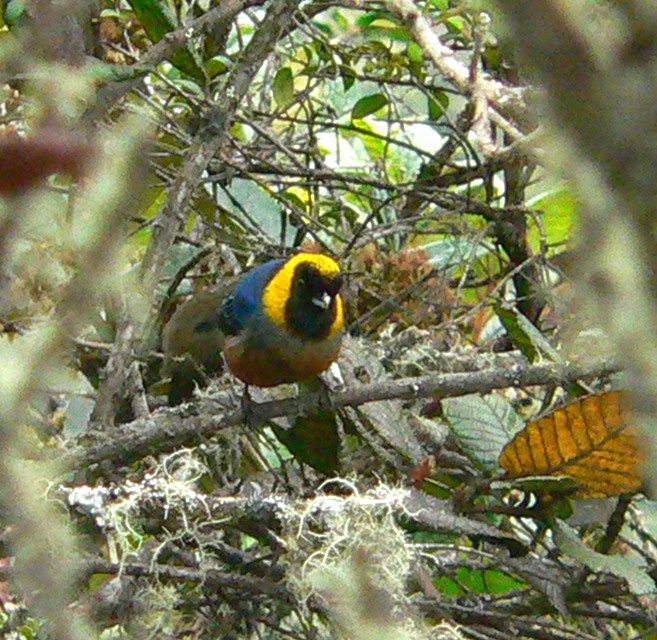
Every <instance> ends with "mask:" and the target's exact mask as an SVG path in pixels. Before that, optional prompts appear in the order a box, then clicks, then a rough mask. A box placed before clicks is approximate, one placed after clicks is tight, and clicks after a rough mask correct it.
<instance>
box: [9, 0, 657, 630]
mask: <svg viewBox="0 0 657 640" xmlns="http://www.w3.org/2000/svg"><path fill="white" fill-rule="evenodd" d="M502 4H503V3H502ZM605 6H606V5H602V7H600V6H597V9H596V10H598V11H600V12H601V13H602V14H604V16H605V17H604V19H603V24H605V25H606V28H608V29H609V32H610V33H612V32H613V15H614V14H613V12H611V13H609V15H608V16H607V14H606V13H605ZM2 8H3V11H2V15H3V20H4V26H3V31H2V32H1V33H2V39H1V40H0V47H1V52H2V60H3V67H2V68H3V82H4V84H3V85H2V105H3V110H2V113H3V116H2V118H3V119H2V123H1V124H0V127H1V129H2V131H1V132H0V133H1V135H2V137H1V139H0V195H1V196H2V200H3V203H2V208H1V209H0V445H2V447H3V451H4V452H5V457H6V460H7V463H6V464H4V465H2V468H0V504H1V505H2V516H1V518H2V520H1V521H0V522H1V525H2V527H3V530H4V535H3V538H6V539H7V541H8V547H7V549H6V550H5V554H4V556H5V557H4V558H3V560H2V561H3V565H5V564H6V565H9V564H10V562H9V558H10V557H13V556H16V558H17V564H16V568H15V569H10V568H7V574H8V579H9V581H8V582H3V583H0V585H1V588H0V602H1V603H2V607H3V612H2V615H1V617H0V625H2V626H1V627H0V628H2V631H3V633H5V634H6V635H7V634H10V633H13V634H14V635H13V636H8V637H26V638H27V637H30V638H51V637H52V638H89V637H92V635H93V634H92V632H91V631H90V630H89V626H86V625H90V624H91V623H93V625H94V626H95V628H96V631H97V633H98V636H99V637H103V638H115V637H124V634H127V635H128V636H129V637H139V638H141V637H144V638H145V637H161V638H181V637H189V638H191V637H208V638H213V637H216V638H235V639H238V638H245V639H247V638H254V639H255V638H263V637H266V638H272V639H274V640H276V639H278V638H281V639H282V638H289V637H294V638H314V639H315V638H339V637H349V638H372V637H381V638H384V637H391V638H392V637H395V638H408V639H409V640H410V639H413V640H415V639H418V640H419V639H424V638H427V639H428V638H442V639H450V640H459V639H461V638H472V639H481V638H491V639H493V638H501V637H510V636H513V637H517V638H541V639H550V638H554V639H557V638H559V639H562V638H566V639H568V638H586V637H599V632H600V630H601V629H603V628H604V633H605V634H606V636H605V637H632V636H633V635H634V636H637V637H638V635H639V634H641V633H646V632H647V633H649V631H648V630H649V628H650V627H651V625H653V624H654V620H653V617H652V612H651V606H650V602H649V598H651V597H652V598H654V590H655V589H654V580H655V576H656V575H657V563H656V553H657V549H656V548H655V539H656V538H657V516H656V514H657V507H655V504H654V503H653V502H651V501H649V500H647V499H641V498H634V497H633V496H632V495H622V496H621V497H620V498H619V499H618V500H617V501H616V502H614V504H611V512H612V513H611V514H609V513H607V517H605V518H603V517H602V516H601V515H599V513H602V512H603V511H604V510H605V509H606V510H607V511H609V506H610V501H608V500H602V499H599V500H597V501H596V502H595V507H594V508H595V510H596V514H595V516H594V517H592V518H588V519H587V518H583V517H582V516H581V508H582V503H581V502H580V501H579V498H582V497H591V496H592V495H595V496H611V495H613V496H616V495H618V494H619V493H623V494H624V493H630V494H634V493H635V492H636V491H638V490H639V489H640V488H641V485H642V483H643V475H642V469H641V468H640V467H638V466H637V464H638V461H639V460H643V459H644V458H646V459H647V457H648V456H647V454H645V452H643V451H641V450H640V448H639V447H638V446H637V442H636V440H635V436H634V426H632V427H627V426H626V424H625V423H626V420H625V417H624V414H622V415H621V411H620V408H619V406H620V400H619V398H620V396H619V395H618V394H617V392H615V391H611V392H610V391H609V388H610V386H611V374H612V373H613V372H615V371H616V370H617V366H616V365H615V364H611V365H610V364H609V363H608V362H607V361H605V362H602V363H601V362H600V360H599V359H595V358H590V357H589V358H575V356H576V355H577V353H576V350H575V349H570V347H569V343H568V341H567V335H568V333H570V334H571V335H573V334H574V335H575V336H576V337H577V334H578V332H579V330H580V325H579V324H578V322H577V321H575V320H574V319H573V318H572V314H573V312H574V309H575V308H576V304H577V302H578V300H577V299H576V296H575V295H574V294H573V288H572V283H571V281H570V279H569V278H568V277H567V275H566V274H565V273H564V265H566V266H567V265H568V263H569V262H570V261H571V260H572V256H571V251H570V249H571V247H572V243H573V240H574V239H575V237H576V235H577V234H578V233H579V231H578V229H579V227H578V223H579V218H580V215H581V214H580V199H579V196H578V195H576V193H575V190H574V188H573V186H572V184H571V183H569V182H566V181H564V180H561V179H555V177H554V176H553V175H551V174H550V167H546V166H545V165H546V163H545V161H544V153H543V149H542V147H541V146H540V144H541V143H540V140H539V141H538V142H537V141H536V136H537V122H536V116H535V112H534V111H532V108H531V105H532V104H533V103H534V102H535V99H536V98H535V95H534V90H533V88H531V87H530V86H529V85H528V83H527V80H526V79H525V78H524V77H523V73H524V70H523V72H522V73H521V71H520V68H519V67H518V65H517V64H516V61H515V60H514V59H513V55H512V53H511V51H512V50H513V48H514V42H513V41H512V38H510V37H509V36H506V38H507V40H504V41H501V40H500V37H501V36H500V35H499V34H500V33H503V32H504V31H503V30H504V25H503V24H502V22H501V21H502V20H503V18H502V15H501V14H500V13H499V12H498V10H497V9H496V8H495V7H493V6H489V3H488V2H474V1H472V2H470V1H466V2H455V1H451V0H450V1H448V0H444V1H443V0H427V1H426V2H424V1H423V2H411V1H410V0H389V1H387V2H384V3H380V2H369V1H367V0H363V1H359V2H355V3H350V4H348V5H347V4H345V3H332V2H328V3H327V2H319V1H314V0H311V1H310V2H306V3H300V2H298V1H293V0H280V1H277V2H269V3H266V2H264V1H262V0H235V1H234V2H219V3H213V2H204V1H200V2H187V1H186V0H181V1H178V2H168V1H166V0H149V1H148V2H146V1H142V0H134V1H126V0H102V1H101V0H97V1H96V0H88V1H86V2H78V3H74V2H60V3H43V2H39V1H36V0H35V1H34V2H25V3H22V2H16V1H12V2H5V3H4V4H3V7H2ZM491 17H492V20H493V22H492V24H491V22H490V21H491ZM605 20H606V22H605ZM538 130H539V131H540V127H539V129H538ZM299 247H303V248H305V249H306V250H317V251H323V252H326V253H329V254H332V255H334V256H336V257H337V258H338V259H339V261H340V263H341V264H342V266H343V268H344V270H345V272H346V273H347V276H348V278H347V283H346V285H345V298H346V299H347V301H348V314H349V328H350V334H351V335H350V336H349V337H348V339H346V340H345V344H344V347H343V352H342V354H341V358H340V366H341V370H342V378H343V384H342V388H339V385H338V390H337V391H335V392H334V393H333V394H332V398H331V402H330V403H329V404H328V405H327V404H323V405H322V407H321V411H319V412H318V411H317V403H318V402H320V401H322V402H323V401H325V398H324V397H323V396H322V394H321V393H320V394H319V395H308V392H305V393H302V395H301V397H300V399H299V400H297V399H296V398H295V394H296V391H295V390H294V389H290V388H287V387H284V388H276V389H273V390H267V391H264V390H257V389H253V390H252V396H253V398H254V399H255V400H256V402H258V403H259V404H258V405H257V406H256V407H255V409H253V410H252V414H251V415H249V416H247V415H245V414H244V412H243V411H241V410H240V409H239V407H240V402H239V400H238V398H239V396H240V394H241V392H242V390H241V388H240V387H239V385H237V384H236V381H235V379H234V378H233V377H232V376H231V375H230V374H229V373H223V374H220V375H218V376H217V377H216V378H214V379H213V380H207V381H206V382H208V385H207V386H205V388H202V389H197V391H196V393H195V395H194V397H193V399H192V400H191V402H189V403H186V404H183V405H180V406H178V407H169V406H166V404H167V401H166V398H165V395H166V390H167V384H168V380H167V379H166V375H165V374H166V372H165V371H163V370H162V366H161V365H162V356H161V354H160V353H159V350H160V347H161V344H160V338H161V334H162V329H163V327H164V325H165V324H166V322H167V321H168V319H169V318H170V317H171V315H172V314H173V312H174V310H175V308H176V307H177V305H178V304H179V303H180V301H181V300H182V299H183V298H184V297H185V296H187V295H189V294H193V293H196V292H198V291H201V290H205V289H207V288H210V287H214V286H216V285H221V284H222V283H225V282H226V281H227V280H228V279H230V278H232V277H233V276H235V275H238V274H240V273H242V272H243V271H244V270H246V269H248V268H249V267H250V266H252V265H253V264H257V263H260V262H263V261H265V260H266V259H269V258H271V257H278V256H281V255H287V254H288V253H289V252H291V251H293V250H295V249H297V248H299ZM580 322H581V321H580ZM585 322H586V321H585ZM590 324H595V323H592V322H591V321H590V320H589V321H588V324H587V326H586V329H587V330H588V329H590V328H591V327H590V326H588V325H590ZM602 342H603V343H604V342H605V341H604V340H603V341H602ZM574 344H577V340H575V341H574ZM603 346H604V344H603ZM590 350H591V349H587V351H590ZM586 355H587V356H595V355H598V354H596V353H587V354H586ZM571 360H574V361H575V362H574V364H573V362H571ZM312 393H316V392H315V391H313V392H312ZM322 393H323V392H322ZM584 394H588V398H587V399H586V400H581V399H578V398H579V397H580V396H583V395H584ZM290 397H292V400H287V399H288V398H290ZM610 403H611V404H610ZM612 405H613V406H612ZM599 406H603V408H604V409H605V410H604V411H602V410H601V411H600V412H599V414H600V415H598V414H596V415H595V416H593V413H595V409H596V407H598V408H599ZM313 409H315V412H313V411H312V410H313ZM539 415H540V416H543V417H541V418H539V417H538V416H539ZM582 416H584V417H582ZM592 416H593V417H592ZM610 416H611V417H610ZM246 418H249V419H248V420H247V419H246ZM526 423H527V424H526ZM555 425H556V426H555ZM327 429H328V432H327V431H326V430H327ZM542 429H543V430H545V429H548V430H549V429H552V431H550V432H549V433H550V434H553V435H554V439H553V440H554V442H552V441H550V443H551V446H547V445H545V442H546V438H545V431H541V430H542ZM310 431H312V433H309V432H310ZM541 436H543V437H541ZM621 441H622V442H621ZM619 442H621V444H623V447H621V448H622V451H620V452H619V451H618V450H617V449H618V447H616V449H614V446H615V445H618V443H619ZM537 443H543V444H542V446H543V448H542V449H541V446H539V445H538V444H537ZM610 447H611V449H614V451H612V452H611V453H612V454H615V455H616V454H617V456H616V457H615V458H614V456H613V455H611V454H610ZM317 449H319V451H317ZM514 452H515V453H516V455H515V457H514V455H513V454H514ZM541 454H544V455H541ZM610 455H611V457H610ZM618 456H621V457H622V460H620V458H619V457H618ZM623 456H624V457H623ZM52 460H54V461H55V463H52V462H51V461H52ZM619 460H620V461H619ZM593 463H595V464H593ZM573 465H575V466H577V470H576V471H577V472H575V471H573V469H574V466H573ZM505 470H506V472H507V473H505ZM619 470H620V471H622V472H623V473H624V474H625V475H629V477H630V481H628V482H627V483H625V484H623V485H622V486H620V488H619V484H618V483H617V482H615V481H613V480H610V479H609V478H610V477H613V476H614V473H618V472H619ZM327 476H329V477H327ZM332 476H336V477H335V478H333V477H332ZM545 476H552V477H545ZM600 483H602V484H604V490H599V484H600ZM609 484H613V487H612V489H613V490H611V491H610V490H608V485H609ZM44 486H48V487H49V489H48V495H47V498H48V499H47V500H44V499H43V498H44V496H43V487H44ZM596 487H597V489H596ZM62 504H65V505H66V506H67V508H68V513H67V514H65V515H66V517H64V516H63V515H62V509H61V508H60V507H61V505H62ZM56 505H57V506H56ZM81 549H84V551H85V554H84V560H82V559H81V558H82V554H81V551H80V550H81ZM46 559H47V560H46ZM73 601H77V605H78V606H76V607H75V608H73V609H71V608H70V607H69V605H70V603H71V602H73ZM71 611H72V612H73V613H69V612H71ZM46 621H47V624H46ZM623 634H624V635H623Z"/></svg>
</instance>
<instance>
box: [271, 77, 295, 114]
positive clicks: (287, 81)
mask: <svg viewBox="0 0 657 640" xmlns="http://www.w3.org/2000/svg"><path fill="white" fill-rule="evenodd" d="M273 92H274V100H276V104H277V105H278V106H279V107H280V108H281V109H285V108H286V107H289V106H290V105H291V104H292V102H293V101H294V77H293V76H292V69H290V67H283V68H281V69H279V70H278V72H277V73H276V77H275V78H274V85H273Z"/></svg>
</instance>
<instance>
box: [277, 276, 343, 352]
mask: <svg viewBox="0 0 657 640" xmlns="http://www.w3.org/2000/svg"><path fill="white" fill-rule="evenodd" d="M341 287H342V276H341V275H340V274H331V275H326V274H324V273H321V272H320V270H319V269H318V268H317V267H316V266H315V265H313V264H306V263H302V264H300V265H299V266H298V267H297V269H296V271H295V273H294V278H293V279H292V291H291V295H290V300H289V303H288V305H287V308H286V315H287V319H288V322H289V326H290V327H291V329H292V330H293V332H294V333H296V334H297V335H299V336H300V337H304V338H315V339H322V338H325V337H326V336H328V335H329V333H330V331H331V326H332V324H333V321H334V320H335V314H336V296H337V295H338V293H339V291H340V288H341Z"/></svg>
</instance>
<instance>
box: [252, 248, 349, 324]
mask: <svg viewBox="0 0 657 640" xmlns="http://www.w3.org/2000/svg"><path fill="white" fill-rule="evenodd" d="M303 262H309V263H311V264H314V265H315V266H316V267H317V269H318V270H319V272H320V273H322V274H324V275H327V276H331V275H335V274H338V273H340V265H338V263H337V262H336V261H335V260H333V258H329V257H328V256H325V255H323V254H321V253H297V254H295V255H293V256H291V257H290V258H289V259H288V260H287V262H285V264H283V266H282V267H281V268H280V270H279V271H278V272H277V273H276V275H275V276H274V277H273V278H272V279H271V280H270V281H269V284H268V285H267V286H266V287H265V290H264V292H263V295H262V304H263V307H264V309H265V313H266V314H267V316H268V317H269V318H270V319H271V320H272V322H274V323H275V324H277V325H278V326H280V327H284V326H285V307H286V305H287V301H288V300H289V297H290V292H291V291H292V279H293V278H294V272H295V270H296V268H297V266H298V265H299V264H301V263H303ZM343 328H344V308H343V304H342V298H341V296H340V294H338V295H337V296H336V297H335V319H334V320H333V324H332V325H331V330H330V332H329V335H330V336H333V335H335V334H336V333H338V332H339V331H341V330H342V329H343Z"/></svg>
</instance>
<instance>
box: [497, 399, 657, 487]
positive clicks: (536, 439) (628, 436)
mask: <svg viewBox="0 0 657 640" xmlns="http://www.w3.org/2000/svg"><path fill="white" fill-rule="evenodd" d="M645 459H646V454H645V449H643V448H642V447H641V445H640V443H639V438H638V434H637V431H636V429H635V427H634V426H633V425H631V418H630V414H629V411H628V408H627V406H626V404H625V399H624V397H623V395H622V394H621V392H619V391H610V392H608V393H603V394H600V395H596V396H589V397H588V398H584V399H583V400H577V401H576V402H573V403H572V404H569V405H567V406H565V407H561V408H559V409H557V410H556V411H553V412H552V413H550V414H549V415H547V416H544V417H543V418H540V419H538V420H536V421H535V422H531V423H530V424H529V425H527V427H526V428H525V429H523V430H522V431H521V432H520V433H518V434H517V435H516V436H515V438H514V439H513V440H512V441H511V442H510V443H509V444H508V445H507V446H506V447H505V448H504V450H503V451H502V455H501V456H500V465H501V466H502V468H504V469H505V470H506V471H507V474H508V476H509V477H511V478H519V477H524V476H538V475H548V476H553V475H559V476H564V475H565V476H570V477H572V478H574V479H575V480H576V481H577V483H578V485H579V486H580V489H579V490H578V491H577V493H576V496H577V497H580V498H596V497H605V496H616V495H620V494H623V493H631V492H635V491H638V490H639V489H640V488H641V485H642V483H643V478H642V475H641V464H642V463H643V462H644V461H645Z"/></svg>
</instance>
